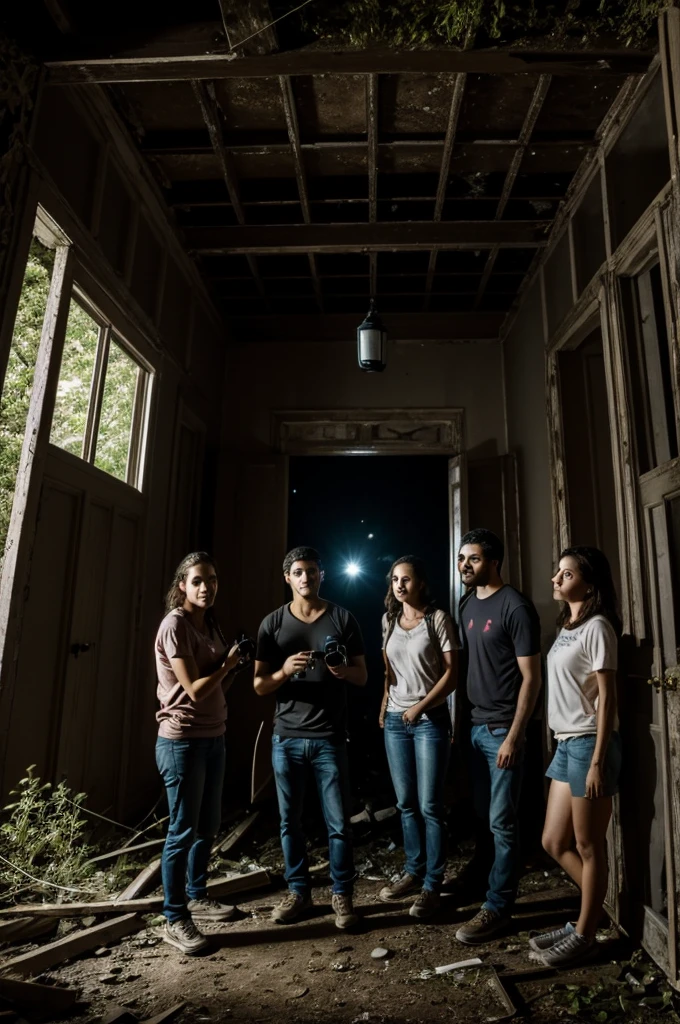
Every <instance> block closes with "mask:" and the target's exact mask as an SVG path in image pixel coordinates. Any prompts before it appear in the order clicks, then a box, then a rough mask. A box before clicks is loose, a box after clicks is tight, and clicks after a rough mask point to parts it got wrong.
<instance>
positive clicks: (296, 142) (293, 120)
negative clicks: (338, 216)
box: [279, 75, 323, 313]
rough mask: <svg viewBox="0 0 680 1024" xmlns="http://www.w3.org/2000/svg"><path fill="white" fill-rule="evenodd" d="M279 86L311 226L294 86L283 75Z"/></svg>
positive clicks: (312, 259) (319, 298)
mask: <svg viewBox="0 0 680 1024" xmlns="http://www.w3.org/2000/svg"><path fill="white" fill-rule="evenodd" d="M279 85H280V86H281V100H282V102H283V112H284V115H285V118H286V127H287V129H288V139H289V141H290V148H291V150H292V151H293V163H294V165H295V179H296V181H297V187H298V192H299V194H300V206H301V207H302V218H303V220H304V222H305V224H311V220H312V218H311V215H310V212H309V193H308V190H307V175H306V174H305V165H304V160H303V157H302V153H301V151H300V128H299V126H298V118H297V108H296V106H295V96H294V95H293V86H292V83H291V80H290V78H289V77H288V75H281V76H280V77H279ZM308 258H309V271H310V273H311V275H312V283H313V285H314V294H315V296H316V302H317V305H318V307H319V311H320V312H321V313H323V294H322V291H321V282H320V281H319V271H318V267H317V265H316V256H315V255H314V253H312V252H310V253H309V254H308Z"/></svg>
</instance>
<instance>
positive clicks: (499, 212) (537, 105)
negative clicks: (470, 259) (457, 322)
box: [475, 75, 552, 308]
mask: <svg viewBox="0 0 680 1024" xmlns="http://www.w3.org/2000/svg"><path fill="white" fill-rule="evenodd" d="M551 80H552V79H551V76H550V75H541V77H540V78H539V80H538V83H537V85H536V88H535V89H534V94H533V96H532V97H531V102H530V103H529V109H528V111H527V114H526V117H525V118H524V124H523V125H522V130H521V131H520V133H519V146H518V147H517V149H516V150H515V153H514V156H513V158H512V162H511V163H510V167H509V168H508V173H507V174H506V176H505V181H504V182H503V188H502V190H501V197H500V199H499V200H498V206H497V207H496V220H497V221H500V219H501V217H502V216H503V213H504V212H505V207H506V206H507V205H508V201H509V199H510V195H511V194H512V190H513V188H514V187H515V182H516V180H517V175H518V174H519V169H520V166H521V163H522V160H523V158H524V154H525V152H526V148H527V146H528V145H529V140H530V139H531V133H532V132H533V130H534V128H535V127H536V122H537V121H538V117H539V114H540V113H541V110H542V109H543V104H544V103H545V98H546V96H547V95H548V89H549V88H550V82H551ZM499 251H500V250H499V248H498V246H495V247H494V248H493V249H492V250H491V252H490V253H489V256H488V259H487V261H486V266H485V267H484V271H483V273H482V279H481V281H480V282H479V288H478V289H477V294H476V296H475V308H477V307H478V306H479V304H480V302H481V301H482V298H483V296H484V292H485V291H486V286H487V284H488V283H489V278H490V277H491V274H492V272H493V268H494V265H495V263H496V260H497V259H498V253H499Z"/></svg>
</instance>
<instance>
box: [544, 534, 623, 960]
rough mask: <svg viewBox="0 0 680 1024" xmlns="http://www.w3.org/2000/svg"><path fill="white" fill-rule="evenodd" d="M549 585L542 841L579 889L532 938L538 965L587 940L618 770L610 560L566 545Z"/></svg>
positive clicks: (598, 899) (603, 883)
mask: <svg viewBox="0 0 680 1024" xmlns="http://www.w3.org/2000/svg"><path fill="white" fill-rule="evenodd" d="M552 584H553V597H554V598H555V600H556V601H562V602H563V606H562V611H561V612H560V615H559V618H558V624H559V625H560V626H561V627H562V628H561V629H560V632H559V634H558V637H557V639H556V640H555V643H554V644H553V646H552V648H551V650H550V653H549V654H548V724H549V725H550V728H551V729H552V730H553V732H554V733H555V738H556V739H557V750H556V752H555V756H554V758H553V760H552V762H551V764H550V767H549V768H548V771H547V772H546V774H547V776H548V777H549V778H550V779H551V780H552V781H551V783H550V793H549V796H548V807H547V811H546V819H545V826H544V829H543V846H544V848H545V849H546V850H547V851H548V853H549V854H550V855H551V856H552V857H554V858H555V860H556V861H557V862H558V864H560V866H561V867H562V868H563V869H564V870H565V871H566V872H567V874H568V875H569V876H570V877H571V878H573V880H574V881H575V882H576V884H577V885H578V886H579V888H580V889H581V911H580V914H579V917H578V921H576V923H575V924H572V923H571V922H568V923H567V924H566V925H565V926H564V927H563V928H558V929H556V930H555V931H552V932H546V933H545V934H543V935H538V936H535V937H534V938H533V939H531V940H530V944H531V946H532V947H533V948H534V949H535V950H536V951H537V952H539V953H541V954H542V957H543V960H544V961H545V963H546V964H549V965H550V966H554V967H567V966H571V965H572V964H575V963H578V962H579V961H581V960H583V959H585V958H586V957H587V956H588V954H589V953H590V951H591V950H592V949H593V947H594V945H595V932H596V929H597V925H598V921H599V919H600V916H601V914H602V906H603V904H604V899H605V895H606V892H607V850H606V841H605V837H606V833H607V826H608V825H609V819H610V817H611V811H612V797H613V796H614V794H615V793H616V792H617V791H618V779H619V772H620V769H621V743H620V739H619V734H618V731H617V729H618V720H617V713H616V669H617V648H618V637H619V635H620V633H621V623H620V620H619V617H618V615H617V612H616V592H615V590H614V583H613V581H612V574H611V569H610V567H609V562H608V561H607V559H606V557H605V556H604V555H603V554H602V552H601V551H599V550H598V548H590V547H572V548H566V549H565V550H564V551H563V552H562V555H561V557H560V564H559V568H558V570H557V572H556V573H555V576H554V577H553V580H552Z"/></svg>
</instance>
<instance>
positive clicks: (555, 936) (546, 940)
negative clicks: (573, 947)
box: [529, 921, 574, 953]
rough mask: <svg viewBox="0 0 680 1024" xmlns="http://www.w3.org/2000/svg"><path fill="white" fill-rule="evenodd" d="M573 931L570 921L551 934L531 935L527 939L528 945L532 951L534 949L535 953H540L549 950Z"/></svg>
mask: <svg viewBox="0 0 680 1024" xmlns="http://www.w3.org/2000/svg"><path fill="white" fill-rule="evenodd" d="M573 930H574V926H573V924H572V923H571V921H567V923H566V924H565V925H564V926H563V927H562V928H554V929H553V931H551V932H542V933H541V934H540V935H532V937H531V938H530V939H529V945H530V946H531V948H532V949H535V950H536V952H537V953H542V952H543V951H544V950H546V949H550V947H551V946H554V945H555V943H556V942H559V941H560V939H564V938H566V937H567V935H571V933H572V932H573Z"/></svg>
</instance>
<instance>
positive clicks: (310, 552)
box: [283, 545, 321, 576]
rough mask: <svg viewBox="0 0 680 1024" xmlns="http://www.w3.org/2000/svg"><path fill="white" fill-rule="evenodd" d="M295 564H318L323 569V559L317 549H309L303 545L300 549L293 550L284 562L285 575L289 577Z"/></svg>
mask: <svg viewBox="0 0 680 1024" xmlns="http://www.w3.org/2000/svg"><path fill="white" fill-rule="evenodd" d="M294 562H316V564H317V565H318V566H319V569H320V568H321V558H320V557H319V552H318V551H317V550H316V548H308V547H305V546H304V545H302V546H301V547H298V548H291V550H290V551H289V552H288V554H287V555H286V557H285V558H284V560H283V575H284V576H287V575H288V574H289V572H290V570H291V569H292V568H293V563H294Z"/></svg>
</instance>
